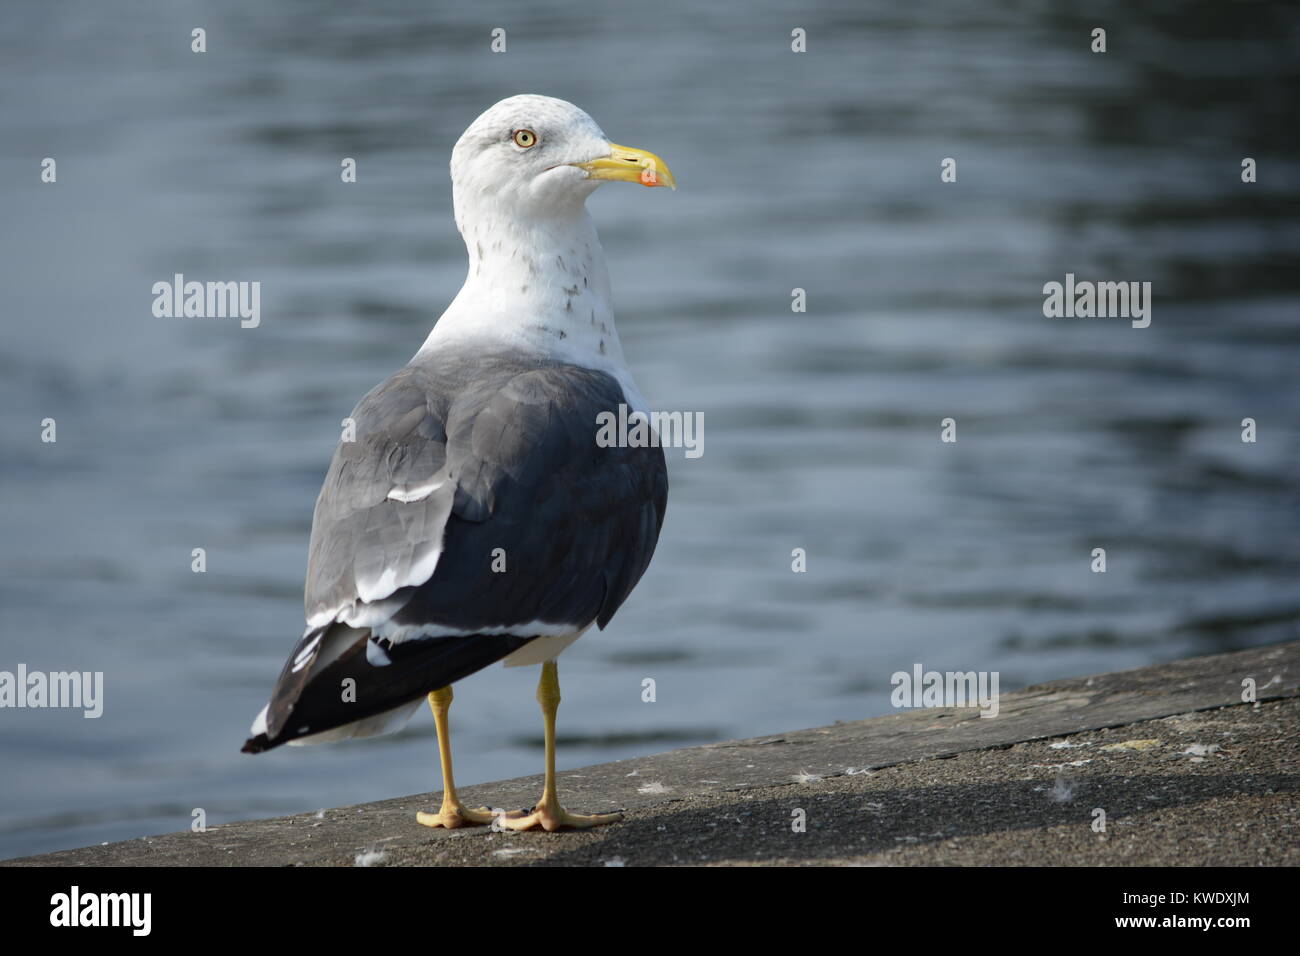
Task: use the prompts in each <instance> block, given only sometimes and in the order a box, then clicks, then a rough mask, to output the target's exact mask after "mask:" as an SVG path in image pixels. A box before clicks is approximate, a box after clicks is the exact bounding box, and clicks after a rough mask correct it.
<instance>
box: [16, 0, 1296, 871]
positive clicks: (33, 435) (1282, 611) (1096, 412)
mask: <svg viewBox="0 0 1300 956" xmlns="http://www.w3.org/2000/svg"><path fill="white" fill-rule="evenodd" d="M434 6H435V5H432V4H416V3H370V4H366V5H365V7H364V9H340V10H323V9H322V8H321V6H320V5H317V4H307V3H295V2H288V0H282V2H253V0H247V2H235V3H226V4H222V5H220V6H219V7H218V6H216V5H207V4H202V3H190V4H179V5H165V6H164V7H158V6H157V5H155V4H149V3H139V4H129V3H115V4H103V3H82V4H74V5H69V6H67V7H64V6H60V7H58V8H51V7H49V6H48V5H47V4H40V3H35V2H10V3H6V4H5V5H4V9H3V12H0V25H2V29H0V51H2V53H3V55H2V56H0V110H2V111H3V114H2V115H3V130H4V134H3V137H0V167H2V168H3V178H0V208H3V210H4V215H3V220H4V227H3V229H2V230H0V276H3V282H4V289H5V293H6V295H5V301H6V308H5V313H4V314H5V318H4V323H3V349H2V350H0V407H2V408H3V410H4V414H3V415H2V416H0V448H2V450H3V456H2V459H0V462H2V464H0V493H2V494H0V529H2V541H0V608H2V610H3V615H2V617H0V621H2V622H3V623H2V625H0V628H2V630H0V669H8V670H13V669H14V668H16V666H17V664H18V663H19V662H22V663H25V664H26V665H27V666H28V667H29V668H31V669H34V670H65V669H77V670H92V671H93V670H102V671H103V672H104V673H105V679H106V682H107V687H106V704H105V712H104V716H103V717H102V718H100V719H98V720H85V719H83V718H82V717H81V715H80V714H79V713H78V712H71V711H31V710H6V711H3V712H0V720H2V721H3V723H2V724H0V767H3V771H2V772H0V777H2V782H0V856H12V855H18V854H27V853H35V852H40V851H45V850H50V849H55V848H60V847H70V846H77V845H84V844H87V843H92V842H98V841H104V840H115V839H123V838H127V837H132V836H137V835H141V834H147V833H156V832H164V831H169V830H176V829H181V828H184V827H186V826H188V825H189V823H190V820H191V813H192V811H193V810H194V809H195V808H203V809H204V810H205V812H206V814H207V820H208V822H209V823H218V822H223V821H228V820H235V819H241V818H249V817H257V816H265V815H271V814H281V813H289V812H294V811H303V810H312V809H316V808H318V807H323V806H336V805H342V804H347V803H350V802H356V801H364V800H371V799H378V798H382V797H387V796H395V795H399V794H406V793H413V792H418V791H424V790H429V789H432V788H435V787H437V786H439V783H438V777H437V774H436V766H435V747H434V741H433V729H432V722H431V721H430V720H429V718H428V716H427V714H422V715H421V716H420V717H419V718H418V719H417V720H416V721H414V722H413V723H412V724H411V725H410V726H409V727H408V729H407V730H406V731H404V732H403V733H402V734H400V735H397V736H393V737H388V738H380V739H376V740H371V741H361V742H356V743H350V744H345V745H335V746H332V747H325V748H302V749H299V748H293V749H283V750H279V751H276V752H274V753H272V754H269V755H266V756H262V757H257V758H253V757H248V756H245V755H241V754H239V753H238V749H239V745H240V744H241V743H242V741H243V739H244V736H245V731H246V729H247V725H248V723H249V721H250V720H251V718H252V717H253V715H254V714H255V713H256V711H257V710H258V708H259V707H260V706H261V705H262V703H263V702H264V701H265V699H266V696H267V693H268V692H269V690H270V687H271V684H272V682H273V681H274V679H275V676H276V674H277V673H278V670H279V668H280V666H281V664H282V662H283V660H284V657H285V655H286V654H287V653H288V651H289V650H290V648H291V646H292V644H293V642H294V640H295V638H296V637H297V636H298V634H299V633H301V628H302V624H301V615H302V608H301V587H302V575H303V570H304V565H305V552H306V544H307V538H308V534H309V529H310V521H311V510H312V505H313V502H314V499H315V495H316V492H317V490H318V488H319V484H320V480H321V478H322V476H323V474H324V470H325V467H326V465H327V463H328V460H329V456H330V454H331V450H332V446H333V444H334V442H335V440H336V439H337V435H338V424H339V420H340V419H341V418H342V417H343V416H344V415H346V414H347V412H348V411H349V410H350V409H351V407H352V405H353V403H354V402H355V400H356V399H357V398H358V397H359V396H360V395H362V394H363V393H364V392H365V391H366V390H367V389H368V388H370V386H371V385H373V384H374V383H376V382H378V381H379V380H380V379H382V378H383V377H384V376H386V375H387V374H389V373H390V372H392V371H394V370H395V369H397V368H398V367H400V366H401V365H402V364H403V363H404V362H405V361H406V360H407V359H408V358H409V357H410V355H411V354H412V353H413V352H414V351H415V349H416V348H417V347H418V346H419V344H420V343H421V342H422V341H423V339H424V337H425V335H426V334H427V332H428V329H429V327H430V324H431V323H432V321H433V320H434V318H435V317H436V316H437V314H438V313H439V312H440V311H441V309H442V308H443V306H444V305H445V304H446V302H447V301H448V300H449V299H450V297H451V296H452V295H453V294H454V292H455V291H456V289H457V288H458V287H459V284H460V281H461V278H462V277H463V270H464V258H463V255H464V250H463V247H462V246H461V244H460V240H459V238H458V237H457V236H456V234H455V232H454V227H453V225H452V222H451V211H450V192H449V183H448V177H447V169H446V163H447V159H448V156H449V151H450V149H451V145H452V143H453V142H454V141H455V139H456V137H457V136H458V135H459V134H460V132H461V130H462V129H463V128H464V127H465V125H467V124H468V122H469V121H470V120H471V119H473V117H474V116H476V115H477V114H478V113H479V112H480V111H481V110H482V109H484V108H485V107H487V106H488V105H490V104H491V103H493V102H495V101H496V100H497V99H500V98H501V97H503V96H507V95H510V94H513V93H517V92H525V91H529V92H543V93H549V94H551V95H556V96H561V97H564V98H566V99H571V100H573V101H574V102H576V103H578V104H579V105H581V106H583V107H584V108H585V109H587V110H588V111H589V112H591V113H592V115H593V116H595V117H596V119H597V121H598V122H600V123H601V124H602V125H603V127H604V129H605V131H606V132H607V133H608V134H609V135H610V136H611V137H612V138H613V139H614V140H615V141H616V142H622V143H628V144H631V145H636V146H642V147H645V148H648V149H652V150H654V151H655V152H657V153H659V154H661V155H662V156H664V157H665V158H666V159H667V160H668V161H669V162H670V163H671V164H672V167H673V170H674V172H675V173H676V174H677V178H678V181H679V183H680V187H681V188H680V189H679V191H678V192H676V193H669V192H668V191H667V190H656V191H654V192H651V191H648V190H641V189H632V188H618V187H612V186H611V187H607V188H606V189H604V190H602V191H601V192H600V193H599V194H598V195H597V196H595V197H593V200H592V202H591V206H592V209H593V212H594V214H595V217H596V219H597V222H598V224H599V227H600V229H601V233H602V237H603V241H604V245H605V249H606V252H607V255H608V258H609V260H610V270H611V274H612V279H613V283H614V288H615V294H616V305H617V309H618V314H619V322H620V330H621V333H622V337H623V341H624V346H625V348H626V351H627V353H628V355H629V357H630V360H631V362H632V364H633V367H634V369H635V371H636V374H637V378H638V382H639V384H640V385H641V388H642V390H643V391H644V392H645V394H646V395H647V396H648V397H649V399H650V401H651V403H652V404H653V405H654V406H655V407H658V408H666V409H678V410H688V411H701V412H703V413H704V419H705V454H704V456H703V457H702V458H699V459H696V460H686V459H685V458H684V457H683V456H682V455H681V453H680V451H679V452H676V453H673V454H670V455H669V468H670V471H671V481H672V491H671V495H670V505H669V511H668V517H667V520H666V522H665V524H664V528H663V536H662V539H661V541H660V545H659V551H658V554H657V555H656V557H655V561H654V563H653V565H652V566H651V568H650V571H649V572H648V574H647V575H646V577H645V578H644V580H643V581H642V583H641V585H640V586H639V588H638V589H637V590H636V592H634V594H633V596H632V598H631V599H630V600H629V601H628V603H627V604H626V606H625V607H624V608H623V610H622V611H620V613H619V615H618V616H617V618H616V619H615V621H614V623H613V625H612V626H611V627H610V628H609V630H608V631H606V632H605V633H603V634H591V635H589V636H588V637H587V638H585V639H584V640H583V641H581V642H580V643H579V644H578V645H577V646H575V647H574V648H573V649H572V650H571V651H569V652H568V653H567V654H566V655H565V657H564V659H563V665H564V666H563V668H562V674H561V676H562V678H563V682H564V687H565V695H566V696H565V703H564V706H563V708H562V710H561V725H560V727H561V735H562V737H561V744H560V752H559V757H560V763H561V766H562V767H573V766H580V765H583V764H586V763H591V762H595V761H601V760H607V759H612V758H617V757H627V756H634V755H637V754H646V753H651V752H654V751H657V750H663V749H667V748H671V747H675V746H679V745H685V744H692V743H699V742H706V741H714V740H720V739H725V738H732V737H741V736H751V735H758V734H765V733H773V732H780V731H784V730H788V729H792V728H797V727H806V726H815V725H821V724H827V723H830V722H833V721H835V720H854V719H859V718H864V717H868V716H872V715H877V714H881V713H885V712H887V711H888V710H889V701H888V694H889V690H890V684H889V675H890V674H891V673H892V672H894V671H895V670H899V669H910V668H911V665H912V664H913V662H917V661H920V662H922V663H923V664H925V666H927V667H934V668H937V669H943V670H949V669H962V670H966V669H987V670H998V671H1000V672H1001V675H1002V687H1003V688H1004V689H1005V688H1011V687H1015V686H1022V685H1025V684H1028V683H1032V682H1036V681H1041V680H1045V679H1051V678H1055V677H1063V676H1068V675H1078V674H1085V673H1091V672H1099V671H1107V670H1113V669H1117V668H1124V667H1132V666H1137V665H1141V664H1145V663H1150V662H1153V661H1160V660H1167V659H1171V658H1177V657H1183V656H1188V655H1193V654H1202V653H1209V652H1214V651H1222V650H1229V649H1233V648H1237V647H1244V646H1250V645H1255V644H1261V643H1267V642H1273V641H1281V640H1288V639H1293V638H1295V637H1297V636H1300V593H1297V589H1296V586H1295V585H1296V576H1297V569H1298V568H1300V535H1297V534H1296V530H1297V523H1296V520H1295V515H1296V508H1297V504H1298V503H1300V498H1298V495H1300V467H1298V466H1300V425H1298V421H1300V419H1298V418H1297V414H1296V413H1297V411H1298V410H1300V385H1298V384H1297V376H1296V373H1295V369H1296V364H1297V358H1298V357H1300V335H1298V334H1297V322H1296V319H1297V308H1298V307H1300V281H1298V277H1300V268H1298V267H1300V190H1297V184H1300V175H1297V173H1298V172H1300V170H1297V165H1296V160H1295V158H1294V157H1295V155H1296V151H1295V148H1294V147H1295V137H1294V133H1293V130H1294V129H1295V126H1296V123H1295V119H1296V118H1295V115H1294V112H1293V109H1292V104H1291V102H1290V101H1289V98H1290V97H1291V95H1292V93H1293V91H1294V89H1295V88H1296V80H1297V75H1296V74H1297V66H1296V63H1295V61H1294V58H1293V57H1289V51H1290V50H1292V49H1294V48H1295V40H1296V34H1297V28H1296V18H1295V17H1294V16H1292V15H1290V14H1283V13H1281V12H1279V8H1273V7H1270V6H1267V5H1264V4H1250V5H1248V6H1246V7H1242V6H1238V5H1234V6H1230V7H1224V8H1222V9H1220V6H1219V5H1217V4H1213V3H1208V2H1207V3H1180V4H1148V5H1143V6H1144V7H1149V8H1150V9H1144V10H1139V9H1135V8H1133V6H1132V5H1131V4H1120V3H1114V4H1109V5H1107V6H1108V8H1109V10H1108V12H1107V11H1105V10H1103V12H1101V13H1093V14H1091V15H1089V16H1088V17H1083V16H1081V15H1077V14H1073V13H1067V12H1062V11H1060V10H1056V9H1054V7H1059V5H1048V4H1045V3H1044V4H1039V3H1026V2H1020V3H1008V4H1005V5H1004V6H1002V7H1001V8H999V9H998V10H997V11H996V12H986V13H975V12H972V11H969V10H966V9H964V8H962V7H961V6H960V5H943V4H935V3H928V2H918V3H909V4H907V5H905V6H904V7H902V8H899V7H896V6H892V5H883V4H882V5H871V6H870V7H869V6H868V5H865V4H845V5H836V4H822V5H818V6H817V7H816V8H815V9H810V8H800V7H798V6H795V5H785V4H780V3H776V2H764V3H748V4H746V5H745V13H744V15H743V16H738V15H736V14H735V13H734V12H728V11H727V10H725V9H722V6H723V5H707V6H706V5H701V4H687V3H684V2H683V3H671V2H669V3H659V4H656V5H655V6H654V8H653V12H650V11H649V10H648V9H647V8H646V7H645V6H644V5H632V4H629V5H626V6H615V5H599V4H598V5H595V6H593V5H590V4H588V5H584V6H581V7H571V6H570V5H565V4H558V3H533V4H530V5H528V7H527V9H526V10H523V9H520V10H512V9H507V8H500V9H497V8H495V7H493V5H491V4H473V5H463V7H464V8H463V9H459V10H458V9H452V5H436V6H439V7H446V8H447V9H432V8H433V7H434ZM1243 10H1245V11H1249V15H1248V16H1247V15H1246V14H1245V13H1243V12H1242V11H1243ZM1103 14H1104V15H1103ZM1098 24H1102V25H1106V26H1107V27H1108V28H1109V30H1110V36H1109V43H1110V52H1108V53H1106V54H1104V55H1096V54H1092V53H1090V52H1089V51H1088V46H1087V44H1088V34H1089V31H1090V30H1091V28H1092V27H1093V26H1095V25H1098ZM194 26H204V27H206V28H207V31H208V47H209V52H208V53H206V54H203V55H196V54H193V53H191V52H189V31H190V29H191V28H192V27H194ZM494 26H503V27H505V28H506V29H507V37H508V41H507V42H508V50H507V52H506V53H505V54H501V55H493V54H491V53H489V52H488V42H489V31H490V29H491V28H492V27H494ZM795 26H801V27H804V28H805V29H807V30H808V33H809V51H810V52H808V53H807V54H804V55H799V56H796V55H794V54H791V53H790V52H789V33H790V29H791V28H792V27H795ZM1247 155H1248V156H1252V157H1254V158H1255V159H1256V160H1257V161H1258V163H1259V176H1260V181H1259V182H1258V183H1256V184H1254V185H1244V184H1242V183H1241V182H1240V180H1239V165H1240V161H1241V158H1242V157H1243V156H1247ZM45 156H53V157H55V158H56V160H57V161H58V176H59V179H58V183H57V185H54V186H50V185H42V184H41V183H40V182H39V181H38V164H39V162H40V160H41V159H42V158H43V157H45ZM344 156H353V157H356V158H357V159H358V162H359V179H360V181H359V182H358V183H357V184H356V185H348V186H344V185H342V184H341V183H340V181H339V162H340V159H341V158H342V157H344ZM947 156H952V157H955V158H957V160H958V164H959V165H958V182H957V183H956V184H942V183H940V181H939V175H938V173H939V161H940V160H941V159H942V158H943V157H947ZM176 272H183V273H185V274H186V275H187V276H189V277H191V278H199V279H223V280H224V279H239V280H258V281H260V282H261V283H262V310H263V320H262V324H261V326H260V327H259V328H257V329H248V330H242V329H240V328H239V327H238V324H237V323H236V322H234V321H219V320H218V321H201V320H163V319H156V318H154V317H153V316H152V314H151V311H150V306H151V303H152V295H151V293H150V288H151V286H152V284H153V283H154V282H156V281H159V280H166V279H170V277H171V276H172V275H173V274H174V273H176ZM1067 272H1073V273H1075V274H1076V275H1078V276H1079V277H1080V278H1081V279H1108V280H1116V281H1120V280H1143V281H1150V282H1152V283H1153V284H1154V289H1155V304H1154V310H1153V321H1152V324H1151V327H1150V328H1148V329H1144V330H1136V329H1132V328H1130V327H1129V326H1128V323H1127V322H1124V321H1121V320H1082V319H1078V320H1071V319H1046V318H1044V317H1043V315H1042V311H1041V306H1042V293H1041V288H1042V284H1043V283H1044V282H1048V281H1053V280H1056V281H1061V280H1063V279H1064V276H1065V274H1066V273H1067ZM795 287H800V288H804V289H806V290H807V293H808V302H809V308H808V312H807V313H806V314H802V315H795V314H792V313H791V311H790V297H791V289H793V288H795ZM47 416H48V417H53V418H55V419H56V420H57V422H58V442H57V444H53V445H51V444H42V443H41V442H40V441H39V440H38V434H39V422H40V421H41V419H43V418H45V417H47ZM948 416H953V417H955V418H956V419H957V420H958V437H959V440H958V443H957V444H956V445H945V444H941V443H940V442H939V440H938V436H939V422H940V420H941V419H942V418H945V417H948ZM1248 416H1249V417H1253V418H1255V419H1257V421H1258V423H1259V426H1258V427H1259V441H1258V442H1257V443H1256V444H1243V443H1242V442H1241V441H1240V438H1239V432H1240V421H1241V419H1242V418H1244V417H1248ZM196 547H203V548H206V549H207V560H208V571H207V573H206V574H201V575H200V574H194V573H191V571H190V560H191V559H190V553H191V550H192V549H193V548H196ZM1095 547H1104V548H1106V550H1107V553H1108V571H1107V573H1106V574H1104V575H1102V574H1093V573H1091V572H1090V571H1089V562H1090V552H1091V550H1092V549H1093V548H1095ZM794 548H804V549H806V551H807V554H808V571H807V573H806V574H794V573H792V572H791V552H792V549H794ZM645 677H653V678H654V679H655V680H656V682H657V692H658V693H657V696H658V700H657V702H656V703H654V704H646V703H642V702H641V697H640V695H641V681H642V680H643V678H645ZM534 680H535V670H534V669H527V670H510V671H504V670H501V669H499V668H492V669H490V670H488V671H484V672H481V673H479V674H477V675H475V676H474V677H472V678H470V679H468V680H466V681H465V682H463V683H462V684H461V685H458V687H457V699H456V705H455V708H454V710H453V720H454V723H455V728H456V736H455V746H456V757H457V772H458V775H459V779H460V780H461V781H462V782H463V783H472V782H480V781H486V780H492V779H499V778H503V777H509V776H517V775H520V774H525V773H533V772H538V771H540V769H541V755H540V752H539V749H538V748H539V739H540V720H539V718H538V715H537V708H536V704H535V702H534V700H533V696H532V693H533V681H534ZM870 759H871V755H870V754H863V755H862V761H863V762H864V763H866V762H869V761H870Z"/></svg>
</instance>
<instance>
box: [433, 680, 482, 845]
mask: <svg viewBox="0 0 1300 956" xmlns="http://www.w3.org/2000/svg"><path fill="white" fill-rule="evenodd" d="M451 698H452V694H451V687H450V686H448V687H444V688H442V689H441V690H435V691H434V692H433V693H431V694H430V695H429V709H430V710H432V711H433V722H434V723H435V724H437V725H438V757H439V759H440V760H441V761H442V808H441V809H439V810H438V812H437V813H425V812H424V811H420V812H419V813H417V814H416V815H415V819H416V820H418V821H420V822H421V823H423V824H424V825H425V826H426V827H446V828H447V829H448V830H451V829H453V828H455V827H463V826H465V825H466V824H470V823H491V822H492V811H491V810H489V809H488V808H487V807H480V808H479V809H478V810H469V809H467V808H466V807H465V806H463V805H462V804H461V802H460V799H459V798H458V797H457V796H456V779H455V778H454V777H453V776H452V773H451V724H450V723H449V722H448V719H447V711H448V710H450V709H451Z"/></svg>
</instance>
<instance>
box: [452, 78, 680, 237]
mask: <svg viewBox="0 0 1300 956" xmlns="http://www.w3.org/2000/svg"><path fill="white" fill-rule="evenodd" d="M611 181H613V182H631V183H640V184H641V185H644V186H669V187H671V188H673V189H676V188H677V185H676V182H675V181H674V180H673V174H672V171H671V170H669V168H668V166H667V164H665V163H664V161H663V160H662V159H660V158H659V157H658V156H656V155H655V154H654V153H650V152H646V151H645V150H643V149H633V148H632V147H628V146H619V145H618V144H617V143H611V142H610V141H609V137H607V136H606V135H605V134H604V132H602V131H601V128H600V127H599V126H597V125H596V121H595V120H593V119H592V118H591V117H590V116H588V115H587V114H586V113H585V112H584V111H582V110H580V109H578V107H576V106H574V105H573V104H572V103H568V102H565V101H564V100H557V99H554V98H552V97H549V96H537V95H535V94H525V95H522V96H512V97H510V98H509V99H504V100H502V101H501V102H500V103H497V104H496V105H495V106H493V107H491V108H490V109H488V110H487V111H486V112H485V113H483V114H482V115H481V116H480V117H479V118H478V119H476V120H475V121H474V122H473V123H471V124H470V127H469V129H467V130H465V132H464V134H463V135H462V136H461V138H460V139H459V140H457V142H456V147H455V149H453V150H452V152H451V183H452V192H453V195H454V197H455V203H456V221H457V223H458V224H459V225H460V226H461V228H462V230H463V229H464V222H463V221H462V219H463V217H464V215H465V214H466V212H467V211H469V210H471V209H473V210H480V209H487V208H493V209H495V210H496V211H498V212H499V213H502V214H505V215H509V216H512V217H517V218H530V219H546V218H551V217H559V216H564V215H569V214H572V213H574V212H576V211H577V210H579V209H580V208H581V206H582V203H583V201H584V200H585V199H586V198H587V197H588V196H589V195H591V193H592V192H593V191H594V190H595V189H596V187H597V186H599V185H600V184H601V183H602V182H611Z"/></svg>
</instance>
